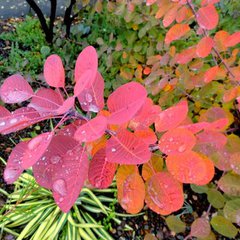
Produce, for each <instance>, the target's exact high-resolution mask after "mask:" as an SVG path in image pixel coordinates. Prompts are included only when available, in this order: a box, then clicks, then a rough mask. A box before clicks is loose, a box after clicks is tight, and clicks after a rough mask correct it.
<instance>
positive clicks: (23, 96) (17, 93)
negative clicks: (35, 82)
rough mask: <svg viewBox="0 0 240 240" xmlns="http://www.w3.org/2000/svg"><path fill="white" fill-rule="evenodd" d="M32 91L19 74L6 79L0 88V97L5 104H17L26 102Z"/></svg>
mask: <svg viewBox="0 0 240 240" xmlns="http://www.w3.org/2000/svg"><path fill="white" fill-rule="evenodd" d="M32 95H33V90H32V88H31V86H30V85H29V84H28V82H27V81H26V80H25V79H24V78H23V77H22V76H21V75H19V74H15V75H12V76H10V77H8V78H7V79H6V80H5V81H4V83H3V84H2V86H1V88H0V96H1V99H2V101H3V102H5V103H19V102H23V101H26V100H28V99H29V98H31V97H32Z"/></svg>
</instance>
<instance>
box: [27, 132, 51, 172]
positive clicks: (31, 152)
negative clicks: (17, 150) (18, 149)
mask: <svg viewBox="0 0 240 240" xmlns="http://www.w3.org/2000/svg"><path fill="white" fill-rule="evenodd" d="M53 135H54V133H53V132H46V133H42V134H40V135H38V136H37V137H35V138H33V139H31V140H30V141H29V142H28V144H27V146H26V149H25V151H24V155H23V158H22V167H23V168H24V169H28V168H30V167H31V166H33V165H34V164H35V163H36V162H37V161H38V160H39V159H40V158H41V157H42V155H43V154H44V152H45V151H46V150H47V148H48V146H49V144H50V142H51V140H52V137H53Z"/></svg>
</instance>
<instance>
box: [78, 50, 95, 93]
mask: <svg viewBox="0 0 240 240" xmlns="http://www.w3.org/2000/svg"><path fill="white" fill-rule="evenodd" d="M97 68H98V56H97V52H96V50H95V48H94V47H92V46H88V47H86V48H84V49H83V51H82V52H81V53H80V54H79V56H78V58H77V61H76V66H75V73H74V75H75V81H76V83H78V82H79V81H80V82H83V81H84V78H83V76H84V75H85V74H86V72H88V73H87V74H86V75H85V77H86V76H88V77H89V84H90V83H92V82H93V81H94V79H96V76H97ZM80 85H81V84H80ZM83 85H84V84H83ZM86 85H87V84H86ZM79 93H80V91H79ZM79 93H78V94H79ZM78 94H77V95H78Z"/></svg>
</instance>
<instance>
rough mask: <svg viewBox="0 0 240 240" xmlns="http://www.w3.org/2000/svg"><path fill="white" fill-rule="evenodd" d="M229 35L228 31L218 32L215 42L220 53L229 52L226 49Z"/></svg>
mask: <svg viewBox="0 0 240 240" xmlns="http://www.w3.org/2000/svg"><path fill="white" fill-rule="evenodd" d="M228 36H229V33H228V32H226V31H223V30H222V31H218V32H217V33H216V34H215V36H214V42H215V44H216V48H217V50H218V51H219V52H223V51H226V50H227V47H226V39H227V38H228Z"/></svg>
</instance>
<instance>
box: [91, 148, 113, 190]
mask: <svg viewBox="0 0 240 240" xmlns="http://www.w3.org/2000/svg"><path fill="white" fill-rule="evenodd" d="M116 168H117V164H115V163H110V162H108V161H107V158H106V149H105V148H103V149H100V150H99V151H98V152H97V153H96V154H95V155H94V157H93V159H92V160H91V162H90V166H89V171H88V179H89V182H90V183H91V184H92V185H93V186H94V187H96V188H107V187H109V186H110V185H111V183H112V181H113V177H114V174H115V171H116Z"/></svg>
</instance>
